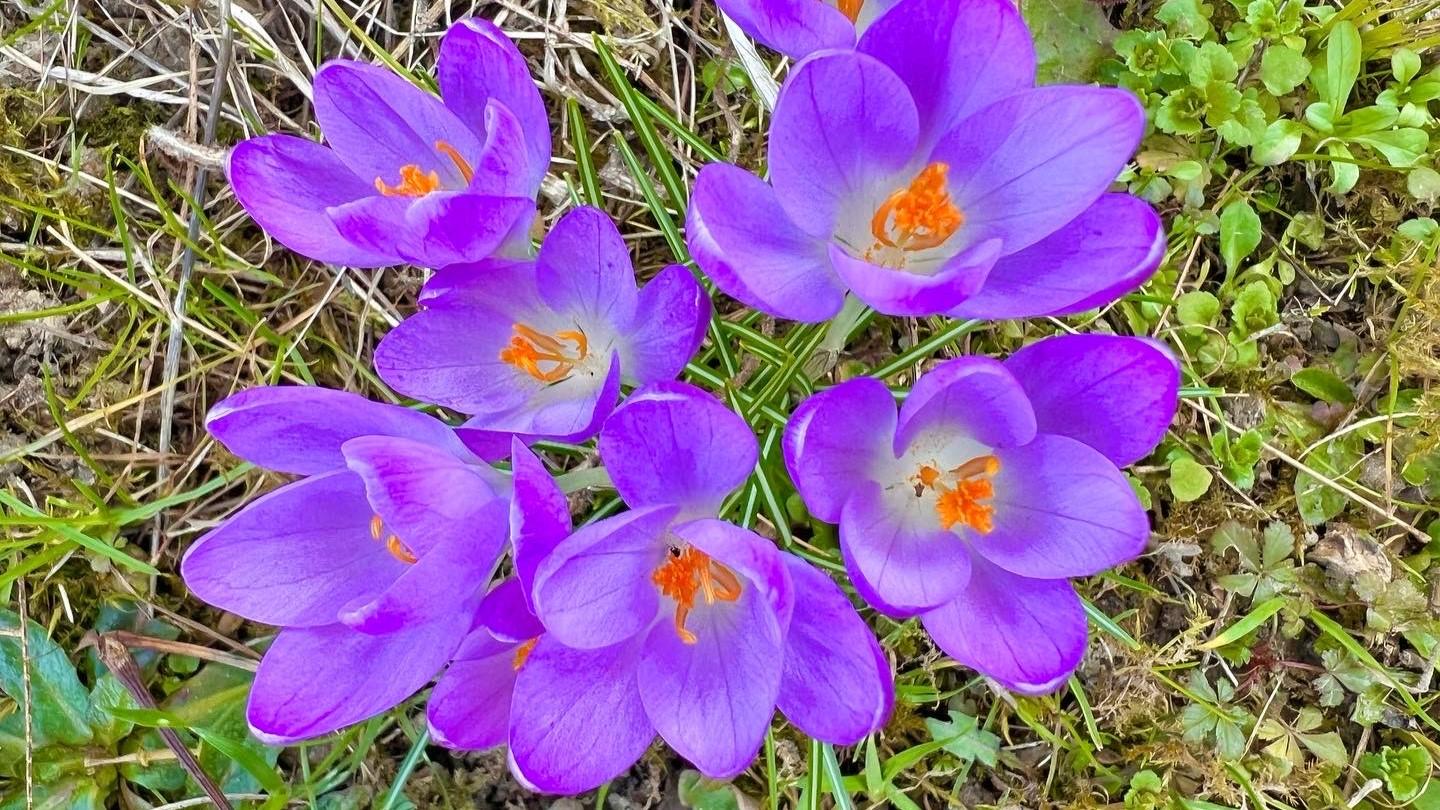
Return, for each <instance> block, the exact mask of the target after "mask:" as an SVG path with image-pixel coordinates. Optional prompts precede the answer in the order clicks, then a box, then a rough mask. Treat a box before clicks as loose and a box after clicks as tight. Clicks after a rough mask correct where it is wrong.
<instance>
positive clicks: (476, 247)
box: [228, 18, 550, 267]
mask: <svg viewBox="0 0 1440 810" xmlns="http://www.w3.org/2000/svg"><path fill="white" fill-rule="evenodd" d="M437 78H438V80H439V84H440V89H441V92H442V93H443V95H444V101H443V102H442V101H441V100H440V99H439V98H436V97H435V96H433V95H431V94H430V93H427V92H425V91H424V90H421V89H419V88H417V87H415V86H414V85H412V84H411V83H410V82H408V81H406V80H404V79H402V78H400V77H399V76H396V75H395V74H393V73H391V72H390V71H388V70H386V69H384V68H380V67H376V66H374V65H369V64H365V63H363V62H355V61H350V60H344V59H339V60H334V61H331V62H327V63H326V64H324V65H322V66H321V68H320V70H319V71H317V72H316V74H315V85H314V103H315V117H316V118H317V119H318V120H319V122H320V128H321V129H322V130H323V131H324V133H325V140H326V141H327V142H328V144H329V146H328V147H326V146H321V145H320V144H318V143H315V142H313V141H310V140H307V139H305V138H297V137H295V136H292V135H266V136H262V137H258V138H251V139H250V140H247V141H242V142H241V143H239V144H237V145H236V147H235V149H234V150H233V151H232V152H231V153H230V162H229V167H228V174H229V177H230V183H231V185H232V186H233V187H234V189H235V196H236V198H237V199H239V200H240V203H241V205H243V206H245V210H246V211H248V212H250V215H251V216H252V217H254V218H255V221H256V222H258V223H259V224H260V226H261V227H263V228H264V229H265V230H266V231H267V232H269V233H270V235H272V236H274V237H275V238H276V239H278V240H279V241H280V242H281V243H282V244H284V245H285V246H286V247H288V248H290V249H291V250H294V251H295V252H297V253H300V254H303V255H305V256H308V257H310V258H312V259H316V260H319V261H324V262H331V263H334V264H343V265H349V266H352V267H384V266H386V265H391V264H398V263H402V262H404V263H410V264H418V265H422V266H426V267H442V266H444V265H447V264H451V263H454V262H467V261H478V260H480V259H483V258H485V257H486V256H489V255H491V254H492V253H494V252H495V251H496V250H497V249H499V248H501V247H502V245H505V244H506V243H507V242H513V243H515V244H516V245H517V246H518V247H520V248H524V249H527V250H528V238H527V237H526V231H527V230H528V228H529V224H530V220H531V219H532V217H533V215H534V211H535V194H536V192H537V191H538V190H539V188H540V181H541V179H543V178H544V176H545V171H546V167H547V166H548V165H549V163H550V122H549V119H548V118H547V116H546V114H545V105H544V103H543V102H542V101H541V100H540V94H539V92H537V91H536V89H535V85H534V83H533V82H532V81H531V80H530V75H529V71H528V69H527V68H526V65H525V59H524V57H523V56H521V55H520V51H519V50H517V49H516V47H515V45H514V43H512V42H511V41H510V40H509V39H508V38H507V37H506V36H505V34H504V33H503V32H502V31H501V30H500V29H499V28H497V27H495V25H493V24H492V23H490V22H487V21H485V20H481V19H475V18H471V19H467V20H462V21H460V22H458V23H456V24H455V25H454V26H452V27H451V28H450V30H449V31H447V32H446V34H445V37H444V39H443V40H441V43H440V56H439V63H438V69H437Z"/></svg>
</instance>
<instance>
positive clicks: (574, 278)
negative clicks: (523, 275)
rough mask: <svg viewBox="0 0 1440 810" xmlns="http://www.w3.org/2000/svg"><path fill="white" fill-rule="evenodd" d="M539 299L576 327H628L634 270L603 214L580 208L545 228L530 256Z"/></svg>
mask: <svg viewBox="0 0 1440 810" xmlns="http://www.w3.org/2000/svg"><path fill="white" fill-rule="evenodd" d="M535 280H536V283H537V286H538V287H539V289H540V297H541V298H542V299H543V300H544V301H545V303H546V305H548V306H549V307H550V308H551V309H553V310H555V311H556V312H557V313H560V314H563V315H573V316H575V318H576V320H577V321H579V322H580V323H584V324H591V323H608V324H615V325H618V324H623V323H628V322H629V321H630V319H631V317H633V316H634V313H635V303H636V298H637V297H638V293H637V290H636V288H635V268H634V266H633V265H632V264H631V263H630V251H629V249H628V248H626V247H625V240H624V239H622V238H620V231H619V230H618V229H617V228H616V227H615V223H614V222H612V221H611V219H610V217H608V216H606V215H605V212H603V211H601V210H600V209H598V208H592V207H590V206H581V207H580V208H576V209H575V210H573V211H571V212H569V213H567V214H566V215H565V216H563V217H561V218H560V220H559V221H558V222H556V223H555V226H554V227H553V228H551V229H550V233H549V235H547V236H546V237H545V241H544V243H543V244H541V245H540V253H539V255H538V256H536V257H535Z"/></svg>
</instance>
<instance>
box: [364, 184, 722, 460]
mask: <svg viewBox="0 0 1440 810" xmlns="http://www.w3.org/2000/svg"><path fill="white" fill-rule="evenodd" d="M422 301H423V303H424V305H425V309H424V311H422V312H419V313H417V314H415V315H413V316H411V317H410V318H407V319H406V320H405V321H404V322H402V323H401V324H400V325H399V326H397V327H396V328H395V329H394V330H392V331H391V332H390V334H389V335H387V336H386V337H385V340H383V341H382V342H381V343H380V346H379V347H378V348H377V349H376V351H375V366H376V369H377V370H378V371H379V372H380V376H381V377H382V378H384V380H385V382H387V383H388V384H390V385H391V386H393V387H394V388H395V389H396V390H397V391H401V392H404V393H405V394H407V395H409V396H413V397H415V398H417V399H421V400H425V401H427V402H434V403H436V404H439V405H443V406H445V407H448V408H454V409H455V410H458V411H461V412H462V413H467V414H472V415H473V416H474V418H473V419H472V420H471V421H470V422H469V423H467V424H468V425H470V426H471V427H475V428H480V429H485V430H490V431H504V432H510V433H520V434H524V435H527V436H546V437H555V438H562V439H567V440H572V441H580V440H583V439H586V438H588V437H590V436H593V435H594V434H595V431H596V430H598V429H599V427H600V423H601V422H602V421H604V419H605V417H606V416H607V415H608V414H609V413H610V411H611V410H612V409H613V408H614V407H615V400H616V398H617V397H618V395H619V391H620V382H621V380H622V379H625V380H628V381H630V382H632V383H639V384H643V383H649V382H656V381H659V380H668V379H671V378H673V377H674V376H675V375H676V374H678V373H680V370H681V369H683V368H684V367H685V363H686V362H688V361H689V359H690V357H691V355H693V354H694V353H695V349H696V348H697V347H698V346H699V345H700V341H701V339H702V338H703V337H704V334H705V327H706V325H708V324H709V319H710V301H709V298H708V297H707V296H706V295H705V291H704V290H703V289H702V288H701V287H700V285H699V284H698V283H697V282H696V281H695V278H694V276H692V275H691V274H690V273H689V271H687V270H686V269H685V268H683V267H681V266H679V265H671V266H670V267H667V268H665V269H664V270H662V271H661V272H660V273H659V274H658V275H656V276H655V278H653V279H651V281H650V283H648V284H646V285H645V287H644V289H637V288H636V285H635V271H634V268H633V266H632V265H631V263H630V254H629V252H628V251H627V250H626V248H625V242H624V241H623V240H622V239H621V238H620V232H619V231H618V230H616V228H615V224H614V223H613V222H611V221H610V218H609V217H607V216H605V214H604V213H603V212H601V211H600V210H599V209H596V208H589V207H583V208H577V209H575V210H574V211H571V212H570V213H568V214H566V215H565V216H564V217H562V218H561V219H560V221H559V222H556V223H555V227H554V228H553V229H551V231H550V234H549V235H548V236H546V238H545V242H544V244H542V245H541V247H540V253H539V255H538V256H537V257H536V259H535V261H533V262H529V261H507V260H490V261H488V262H484V263H482V264H480V265H457V266H452V267H447V268H445V269H444V270H442V271H441V272H440V273H438V274H437V275H436V276H435V277H434V278H433V279H431V281H430V283H429V284H428V285H426V288H425V292H424V293H423V294H422Z"/></svg>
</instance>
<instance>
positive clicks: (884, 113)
mask: <svg viewBox="0 0 1440 810" xmlns="http://www.w3.org/2000/svg"><path fill="white" fill-rule="evenodd" d="M918 135H919V119H918V118H917V115H916V111H915V102H914V101H912V100H911V98H910V91H909V90H907V89H906V87H905V84H904V83H903V82H901V81H900V77H898V76H896V75H895V74H894V73H893V72H892V71H891V70H890V69H889V68H887V67H885V66H884V65H883V64H881V63H880V62H879V61H877V60H875V59H873V58H871V57H869V56H865V55H863V54H858V53H854V52H851V51H827V52H825V53H820V54H816V55H814V56H811V57H810V58H808V59H806V60H805V61H803V62H801V63H800V64H799V65H797V66H795V68H794V69H792V70H791V71H790V75H789V76H788V77H787V78H786V80H785V85H784V86H783V87H782V88H781V90H780V98H779V99H778V100H777V101H776V103H775V115H774V118H773V119H772V120H771V122H770V151H769V158H770V160H769V163H770V182H771V183H772V184H773V185H774V187H775V195H776V197H777V198H778V199H779V201H780V205H781V206H782V207H783V208H784V209H785V211H786V212H787V213H789V215H790V219H791V220H792V221H793V222H794V223H795V224H796V225H798V226H799V227H800V228H801V229H802V230H804V231H805V232H806V233H809V234H810V235H812V236H814V237H816V238H820V239H829V238H830V236H831V235H832V234H833V233H834V231H835V226H836V224H837V223H838V222H839V221H840V217H841V213H842V211H843V210H844V209H845V208H846V206H847V204H848V203H849V202H850V201H852V200H855V199H860V198H862V195H863V194H864V193H865V192H866V191H868V190H869V189H870V186H871V185H873V184H874V183H875V182H876V181H878V180H880V179H883V178H886V177H889V176H890V175H892V174H894V173H895V172H897V171H899V170H900V169H902V168H904V167H905V166H906V165H907V164H909V163H910V162H911V161H912V160H913V159H914V157H915V145H916V138H917V137H918Z"/></svg>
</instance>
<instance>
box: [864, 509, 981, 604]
mask: <svg viewBox="0 0 1440 810" xmlns="http://www.w3.org/2000/svg"><path fill="white" fill-rule="evenodd" d="M840 545H841V548H842V550H843V551H844V557H845V567H846V568H847V569H848V570H849V571H850V577H851V579H853V580H855V581H856V582H857V585H856V587H861V586H860V584H859V583H861V582H863V584H864V587H863V589H862V590H863V591H865V592H868V593H873V594H874V595H875V596H876V597H878V599H876V600H869V601H872V602H874V603H875V607H876V608H877V609H879V610H881V611H882V612H884V613H887V614H890V615H892V616H897V617H900V616H913V615H915V614H917V613H920V612H921V611H924V610H928V609H930V608H933V607H936V606H938V605H942V604H944V603H945V602H948V601H949V600H951V599H953V598H955V594H957V593H959V592H960V591H961V590H962V589H964V587H965V583H966V582H967V581H968V580H969V577H970V555H969V553H968V552H967V551H966V550H965V544H964V542H963V541H962V540H961V539H960V537H959V536H957V535H956V534H955V533H954V532H951V531H947V530H945V529H943V528H941V526H940V518H939V516H938V515H937V514H936V512H935V508H934V506H933V504H932V503H931V502H930V501H929V500H928V499H922V498H920V497H917V496H916V495H915V493H914V490H913V489H911V488H910V487H909V486H908V485H907V484H906V483H905V482H899V483H898V484H896V485H893V486H892V487H891V488H890V489H888V490H884V489H881V487H880V485H879V484H874V483H867V484H865V485H864V486H862V487H860V488H858V489H856V491H855V492H854V493H852V494H851V495H850V497H849V498H848V499H846V501H845V507H844V509H843V510H841V513H840ZM868 593H867V594H866V595H867V596H868Z"/></svg>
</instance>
